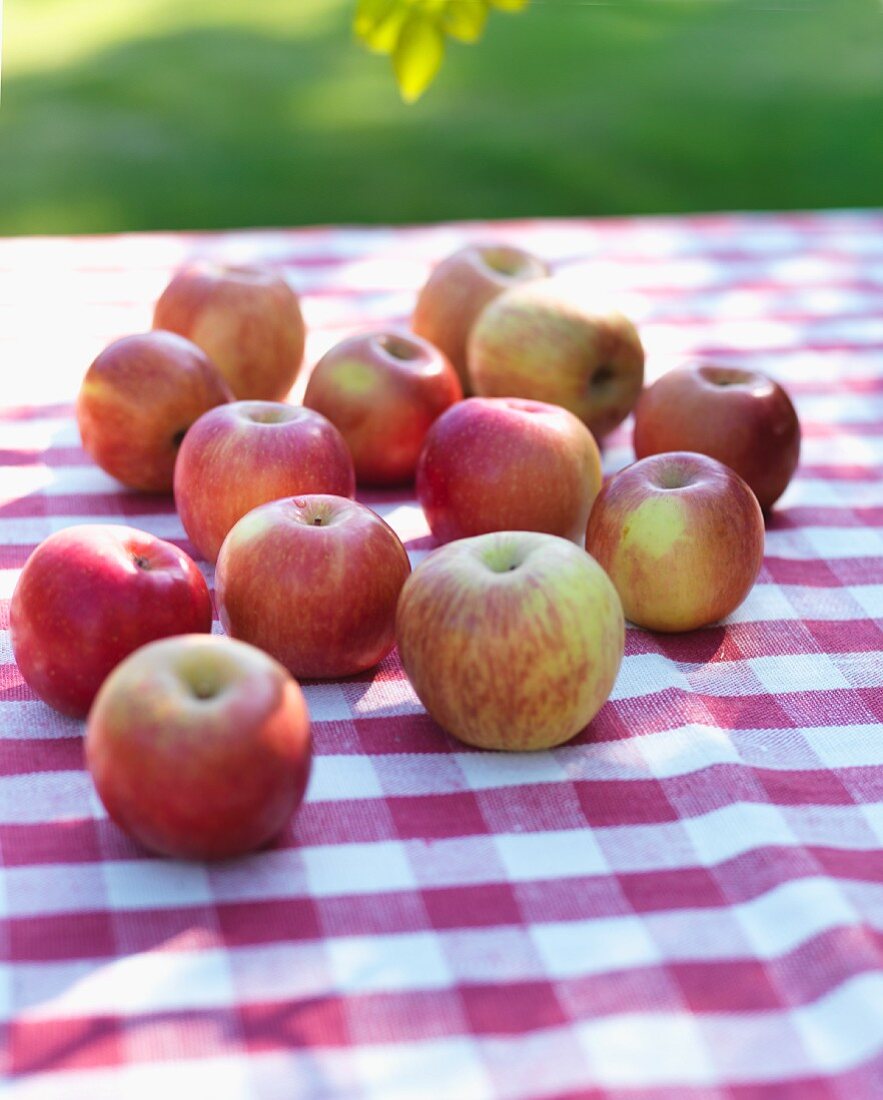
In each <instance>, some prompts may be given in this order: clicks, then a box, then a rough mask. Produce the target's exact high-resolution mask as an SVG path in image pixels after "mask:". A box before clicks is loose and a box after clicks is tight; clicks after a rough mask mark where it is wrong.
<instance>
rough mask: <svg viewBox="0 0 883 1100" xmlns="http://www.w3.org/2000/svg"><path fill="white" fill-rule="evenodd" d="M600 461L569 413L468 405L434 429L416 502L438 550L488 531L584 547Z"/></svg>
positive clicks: (487, 402) (506, 402)
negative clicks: (534, 534)
mask: <svg viewBox="0 0 883 1100" xmlns="http://www.w3.org/2000/svg"><path fill="white" fill-rule="evenodd" d="M600 488H601V459H600V456H599V454H598V447H597V445H596V443H595V441H594V439H593V438H592V435H591V433H590V432H589V431H588V429H587V428H586V427H585V425H583V424H581V423H580V422H579V420H577V418H576V417H575V416H573V415H572V414H571V413H569V412H567V410H566V409H562V408H560V407H559V406H557V405H545V404H542V403H541V402H539V401H521V400H519V399H517V398H487V397H470V398H467V399H466V400H465V401H460V402H458V403H457V404H456V405H453V406H452V407H451V408H450V409H448V411H447V412H446V413H443V414H442V415H441V416H440V417H439V418H438V420H437V421H436V422H435V424H433V426H432V427H431V428H430V430H429V434H428V435H427V437H426V444H425V446H424V448H423V453H422V454H421V456H420V462H419V463H418V466H417V496H418V498H419V500H420V503H421V504H422V506H423V510H424V512H425V513H426V519H427V521H428V523H429V526H430V528H431V529H432V533H433V535H434V536H435V537H436V539H438V541H439V542H450V541H451V540H452V539H461V538H466V537H468V536H470V535H481V534H485V533H486V532H488V531H515V530H521V531H544V532H546V533H547V534H550V535H560V536H562V537H563V538H567V539H572V540H574V541H575V542H578V543H580V545H582V541H583V538H584V537H585V531H586V521H587V520H588V518H589V510H590V509H591V507H592V501H593V500H594V499H595V497H596V496H597V494H598V490H599V489H600Z"/></svg>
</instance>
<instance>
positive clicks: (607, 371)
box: [590, 364, 616, 389]
mask: <svg viewBox="0 0 883 1100" xmlns="http://www.w3.org/2000/svg"><path fill="white" fill-rule="evenodd" d="M615 377H616V372H615V371H614V370H613V368H612V367H608V366H607V365H606V364H602V365H601V366H600V367H598V368H596V370H595V371H594V372H593V374H592V377H591V379H590V385H591V386H592V387H593V388H595V389H600V388H601V387H602V386H606V385H607V383H608V382H612V381H613V379H614V378H615Z"/></svg>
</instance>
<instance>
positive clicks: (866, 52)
mask: <svg viewBox="0 0 883 1100" xmlns="http://www.w3.org/2000/svg"><path fill="white" fill-rule="evenodd" d="M5 6H6V13H5V16H6V26H5V42H4V71H3V100H2V109H0V233H3V234H16V233H49V232H53V233H54V232H62V233H72V232H94V231H110V230H128V229H164V228H169V229H175V228H184V227H192V228H210V227H227V226H257V225H282V224H284V225H301V224H310V223H323V222H368V223H374V222H410V221H424V220H442V219H451V218H472V217H480V218H484V217H497V218H499V217H508V216H523V215H531V214H542V215H554V214H565V215H567V214H576V215H598V214H618V213H640V212H666V211H672V212H677V211H687V210H718V209H773V208H809V207H832V206H840V207H844V206H872V205H880V204H881V194H883V191H881V185H883V135H881V131H883V6H881V3H880V0H827V2H826V0H820V2H812V0H806V2H803V0H769V2H768V3H765V2H763V0H759V2H758V3H756V4H755V3H748V2H746V0H704V2H702V3H694V2H691V0H644V2H637V0H636V2H628V0H621V2H614V3H610V4H601V3H597V4H596V3H594V2H591V0H590V2H588V3H582V2H569V0H534V2H533V3H532V4H531V5H530V7H529V8H528V9H527V10H526V11H525V12H524V13H522V14H520V15H503V14H499V13H496V14H494V15H493V16H492V17H491V20H490V22H489V24H488V29H487V32H486V34H485V37H484V39H483V41H482V42H481V43H480V44H479V45H478V46H468V47H467V46H459V45H454V46H452V47H451V48H450V49H449V51H448V55H447V58H446V61H445V64H444V67H443V69H442V72H441V75H440V77H439V79H438V80H437V82H436V84H435V85H434V86H433V87H432V88H431V89H430V90H429V92H428V93H427V95H426V96H425V97H424V99H422V100H421V101H420V102H419V103H418V104H417V105H416V106H414V107H405V106H404V105H403V104H402V103H401V101H400V100H399V98H398V95H397V92H396V89H395V85H394V82H393V79H392V75H391V73H390V71H389V62H388V59H387V58H384V57H378V56H373V55H370V54H368V53H366V52H365V51H364V50H363V49H361V48H360V47H359V46H358V45H357V44H356V43H355V41H354V39H353V37H352V33H351V30H350V24H351V20H352V16H353V9H354V6H355V0H114V2H111V0H7V3H6V5H5Z"/></svg>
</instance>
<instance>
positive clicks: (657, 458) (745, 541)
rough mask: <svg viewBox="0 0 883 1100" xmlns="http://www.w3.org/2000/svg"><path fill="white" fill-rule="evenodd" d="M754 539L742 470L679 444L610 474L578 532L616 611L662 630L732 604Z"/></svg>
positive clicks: (752, 509) (759, 554)
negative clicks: (615, 596) (612, 588)
mask: <svg viewBox="0 0 883 1100" xmlns="http://www.w3.org/2000/svg"><path fill="white" fill-rule="evenodd" d="M763 542H764V529H763V514H762V513H761V510H760V506H759V504H758V503H757V498H756V497H755V495H754V493H752V491H751V490H750V489H749V488H748V486H747V485H746V484H745V482H744V481H743V480H742V478H741V477H739V475H738V474H736V473H734V472H733V471H732V470H731V469H730V468H729V467H728V466H724V465H723V464H722V463H720V462H718V461H717V460H716V459H713V458H708V457H706V456H705V455H700V454H692V453H689V452H686V451H674V452H669V453H666V454H661V455H651V456H650V457H649V458H644V459H641V461H640V462H635V463H634V464H633V465H632V466H627V467H626V468H625V469H624V470H621V471H620V472H619V473H618V474H616V475H614V477H612V478H611V479H610V481H609V482H608V483H607V484H606V485H605V486H604V488H603V489H602V490H601V492H600V493H599V495H598V499H597V500H596V501H595V505H594V507H593V508H592V514H591V516H590V517H589V525H588V531H587V534H586V549H587V550H588V551H589V553H590V554H592V555H593V556H594V557H595V558H597V560H598V561H599V562H600V564H601V565H602V566H603V567H604V568H605V569H606V570H607V572H608V573H609V575H610V579H611V580H612V581H613V583H614V585H616V591H617V592H618V593H619V596H620V599H621V600H622V606H623V610H624V611H625V615H626V618H627V619H630V620H631V621H632V622H633V623H637V624H638V626H644V627H647V628H648V629H649V630H663V631H672V632H677V631H683V630H693V629H695V628H696V627H700V626H707V625H708V624H709V623H714V622H717V621H718V620H719V619H723V618H724V617H725V616H726V615H729V614H730V612H731V611H734V610H735V609H736V608H737V607H738V606H739V604H740V603H742V601H743V600H744V599H745V597H746V596H747V595H748V593H749V592H750V591H751V586H752V585H753V584H754V582H755V580H756V578H757V574H758V571H759V570H760V566H761V563H762V561H763Z"/></svg>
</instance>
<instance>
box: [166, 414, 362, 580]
mask: <svg viewBox="0 0 883 1100" xmlns="http://www.w3.org/2000/svg"><path fill="white" fill-rule="evenodd" d="M355 491H356V480H355V474H354V472H353V460H352V458H351V457H350V453H349V450H348V449H347V445H346V443H345V442H344V439H343V436H342V435H341V434H340V432H339V431H338V430H337V428H335V427H334V425H333V424H332V423H331V422H330V421H328V420H326V418H325V417H324V416H322V415H321V414H320V413H317V412H314V411H313V410H312V409H304V408H302V407H300V406H298V405H285V404H282V403H281V402H278V401H234V402H232V403H231V404H229V405H224V406H223V407H222V408H218V409H213V410H212V411H211V412H210V413H207V414H206V415H205V416H202V417H200V418H199V420H198V421H197V422H196V423H195V424H194V425H193V427H192V428H191V429H190V431H189V432H188V433H187V438H186V439H185V440H184V442H183V443H182V445H181V450H180V453H179V455H178V462H177V464H176V466H175V506H176V507H177V509H178V515H179V516H180V517H181V522H182V524H183V525H184V530H185V531H186V532H187V537H188V538H189V539H190V541H191V542H192V543H193V545H194V546H195V547H196V549H197V550H198V551H199V553H200V554H201V555H202V556H203V557H204V558H205V559H206V561H212V562H213V561H214V560H215V559H216V558H217V556H218V551H219V550H220V549H221V543H222V542H223V541H224V538H225V536H226V534H227V532H228V531H229V530H230V528H231V527H232V526H233V524H234V523H236V521H237V520H238V519H241V518H242V517H243V516H244V515H245V513H246V512H250V511H251V509H252V508H256V507H257V506H258V505H259V504H266V503H267V501H270V500H278V499H279V498H280V497H287V496H292V495H293V494H295V493H333V494H335V495H338V496H352V495H353V494H354V493H355Z"/></svg>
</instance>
